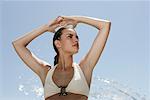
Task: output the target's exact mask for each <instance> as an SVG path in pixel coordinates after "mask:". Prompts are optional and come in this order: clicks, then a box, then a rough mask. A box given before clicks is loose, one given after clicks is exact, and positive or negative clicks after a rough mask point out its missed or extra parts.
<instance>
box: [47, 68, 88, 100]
mask: <svg viewBox="0 0 150 100" xmlns="http://www.w3.org/2000/svg"><path fill="white" fill-rule="evenodd" d="M73 75H74V68H73V67H72V68H70V69H68V70H66V71H61V70H59V68H56V69H55V70H54V73H53V75H52V80H53V82H54V83H55V84H56V86H58V87H59V86H67V85H68V84H69V83H70V81H71V79H72V78H73ZM45 100H88V97H87V96H85V95H82V94H74V93H68V95H66V96H59V94H58V93H57V94H55V95H52V96H50V97H47V98H46V99H45Z"/></svg>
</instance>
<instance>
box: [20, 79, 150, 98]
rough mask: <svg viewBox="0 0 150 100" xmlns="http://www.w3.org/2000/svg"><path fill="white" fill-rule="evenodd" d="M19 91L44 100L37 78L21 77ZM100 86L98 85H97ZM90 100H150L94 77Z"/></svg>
mask: <svg viewBox="0 0 150 100" xmlns="http://www.w3.org/2000/svg"><path fill="white" fill-rule="evenodd" d="M19 80H20V81H19V82H20V83H19V86H18V90H19V91H20V92H22V93H23V94H24V95H33V97H34V99H35V100H37V99H38V100H43V98H44V95H43V92H44V90H43V88H42V85H41V84H39V80H38V79H37V78H35V77H32V78H24V77H23V76H19ZM97 84H98V85H97ZM89 100H148V99H147V98H146V96H145V95H144V94H142V93H141V92H140V93H138V92H137V91H134V90H133V89H131V88H129V86H125V85H122V84H120V83H118V82H116V81H113V80H110V79H105V78H100V77H98V76H96V77H95V76H94V77H93V80H92V85H91V90H90V95H89Z"/></svg>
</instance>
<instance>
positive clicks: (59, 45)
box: [54, 40, 61, 48]
mask: <svg viewBox="0 0 150 100" xmlns="http://www.w3.org/2000/svg"><path fill="white" fill-rule="evenodd" d="M54 44H55V46H56V47H57V48H60V47H61V43H60V41H59V40H55V42H54Z"/></svg>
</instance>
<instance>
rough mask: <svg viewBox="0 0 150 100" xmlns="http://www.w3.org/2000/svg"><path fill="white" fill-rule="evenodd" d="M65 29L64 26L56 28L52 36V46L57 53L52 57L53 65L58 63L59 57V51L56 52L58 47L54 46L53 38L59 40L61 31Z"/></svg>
mask: <svg viewBox="0 0 150 100" xmlns="http://www.w3.org/2000/svg"><path fill="white" fill-rule="evenodd" d="M64 29H66V28H64V27H63V28H60V29H59V30H57V31H56V32H55V34H54V37H53V47H54V50H55V52H56V53H57V54H56V56H55V57H54V66H55V65H56V64H57V63H58V58H59V52H58V49H57V47H56V46H55V43H54V42H55V40H59V39H60V37H61V35H62V31H63V30H64Z"/></svg>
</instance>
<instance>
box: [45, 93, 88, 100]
mask: <svg viewBox="0 0 150 100" xmlns="http://www.w3.org/2000/svg"><path fill="white" fill-rule="evenodd" d="M45 100H88V97H87V96H85V95H81V94H74V93H68V95H66V96H59V94H55V95H52V96H50V97H47V98H46V99H45Z"/></svg>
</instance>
